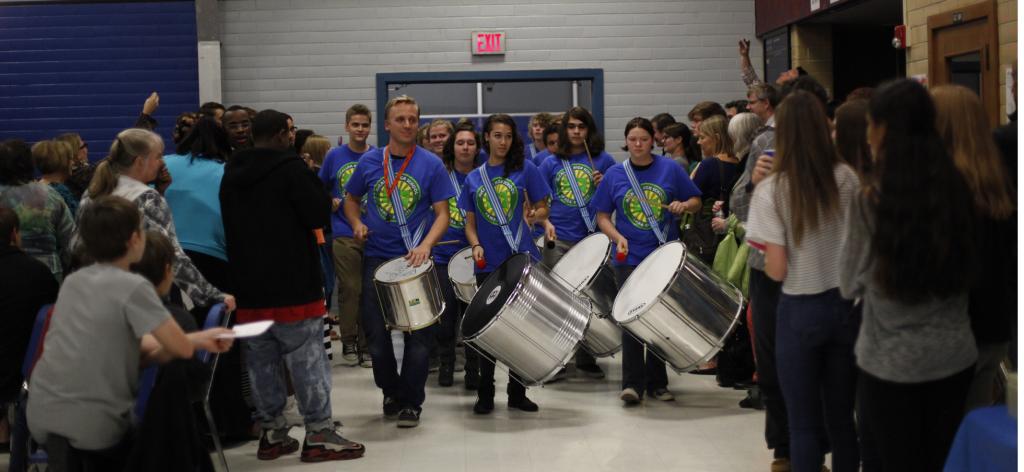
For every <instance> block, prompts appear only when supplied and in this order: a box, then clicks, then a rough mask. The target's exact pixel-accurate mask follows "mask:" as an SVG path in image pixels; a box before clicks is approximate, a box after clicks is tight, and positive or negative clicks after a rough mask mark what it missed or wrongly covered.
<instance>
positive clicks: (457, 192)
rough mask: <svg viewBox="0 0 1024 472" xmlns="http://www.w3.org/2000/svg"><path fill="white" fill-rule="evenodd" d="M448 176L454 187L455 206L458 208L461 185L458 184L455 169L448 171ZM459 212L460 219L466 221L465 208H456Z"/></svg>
mask: <svg viewBox="0 0 1024 472" xmlns="http://www.w3.org/2000/svg"><path fill="white" fill-rule="evenodd" d="M448 178H449V179H451V181H452V187H454V188H455V207H456V208H458V202H459V200H460V199H461V198H462V186H460V185H459V179H457V178H456V177H455V171H454V170H450V171H448ZM458 210H459V214H460V215H462V221H466V210H463V209H462V208H458Z"/></svg>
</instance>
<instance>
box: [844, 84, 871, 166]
mask: <svg viewBox="0 0 1024 472" xmlns="http://www.w3.org/2000/svg"><path fill="white" fill-rule="evenodd" d="M867 116H868V101H867V100H864V99H860V100H847V101H846V103H844V104H842V105H840V106H839V108H836V154H838V155H839V158H840V159H842V160H844V161H846V163H847V164H850V165H851V166H852V167H853V168H854V170H856V171H857V175H860V176H864V175H866V174H868V173H869V172H870V171H871V148H870V147H869V146H868V137H867V130H868V120H867Z"/></svg>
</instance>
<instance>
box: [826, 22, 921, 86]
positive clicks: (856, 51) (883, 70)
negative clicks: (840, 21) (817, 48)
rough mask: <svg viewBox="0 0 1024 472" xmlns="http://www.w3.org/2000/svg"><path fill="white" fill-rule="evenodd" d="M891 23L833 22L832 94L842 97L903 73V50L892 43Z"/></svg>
mask: <svg viewBox="0 0 1024 472" xmlns="http://www.w3.org/2000/svg"><path fill="white" fill-rule="evenodd" d="M894 26H895V24H893V25H833V27H832V60H833V77H834V79H833V80H834V86H835V91H834V96H835V98H836V99H839V100H844V99H845V98H846V95H847V94H848V93H850V92H851V91H853V90H854V89H856V88H859V87H877V86H878V85H879V84H880V83H882V82H885V81H886V80H889V79H895V78H897V77H903V76H905V75H906V69H907V59H906V51H905V50H903V49H896V48H893V47H892V34H893V27H894Z"/></svg>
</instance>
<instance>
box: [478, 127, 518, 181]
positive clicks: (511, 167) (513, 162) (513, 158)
mask: <svg viewBox="0 0 1024 472" xmlns="http://www.w3.org/2000/svg"><path fill="white" fill-rule="evenodd" d="M499 124H500V125H506V126H508V127H509V128H511V129H512V147H511V148H509V150H508V155H507V156H505V172H504V175H505V177H508V176H509V174H511V173H513V172H515V171H517V170H519V169H522V168H523V161H524V160H525V157H524V156H523V151H524V149H525V148H524V147H523V146H524V144H523V138H522V137H521V136H519V129H518V128H516V121H515V120H513V119H512V117H511V116H508V115H506V114H504V113H497V114H494V115H491V116H488V117H487V121H484V136H485V137H486V135H487V134H488V133H490V132H491V130H492V129H494V125H499ZM484 150H485V151H487V154H491V145H490V143H488V142H487V140H486V139H484Z"/></svg>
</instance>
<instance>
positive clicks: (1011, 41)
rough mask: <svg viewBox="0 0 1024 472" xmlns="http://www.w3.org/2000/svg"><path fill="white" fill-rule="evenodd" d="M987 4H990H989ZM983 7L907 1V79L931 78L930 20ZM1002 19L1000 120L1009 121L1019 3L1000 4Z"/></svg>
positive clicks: (951, 0) (954, 0)
mask: <svg viewBox="0 0 1024 472" xmlns="http://www.w3.org/2000/svg"><path fill="white" fill-rule="evenodd" d="M986 1H987V0H986ZM975 3H980V2H979V1H978V0H905V1H904V2H903V8H904V10H903V13H904V16H903V17H904V18H905V19H906V24H907V27H908V28H910V48H909V49H907V75H908V76H911V75H917V74H928V17H929V16H931V15H935V14H938V13H943V12H947V11H950V10H953V9H956V8H960V7H964V6H967V5H973V4H975ZM996 17H997V18H998V19H999V85H1000V91H999V109H1000V113H999V116H1000V117H1002V118H1001V119H1002V121H1004V122H1005V121H1006V113H1005V112H1006V94H1005V93H1004V92H1003V87H1005V86H1006V72H1005V71H1006V68H1007V67H1009V66H1011V65H1012V64H1014V63H1015V61H1016V60H1017V0H998V2H997V12H996Z"/></svg>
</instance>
